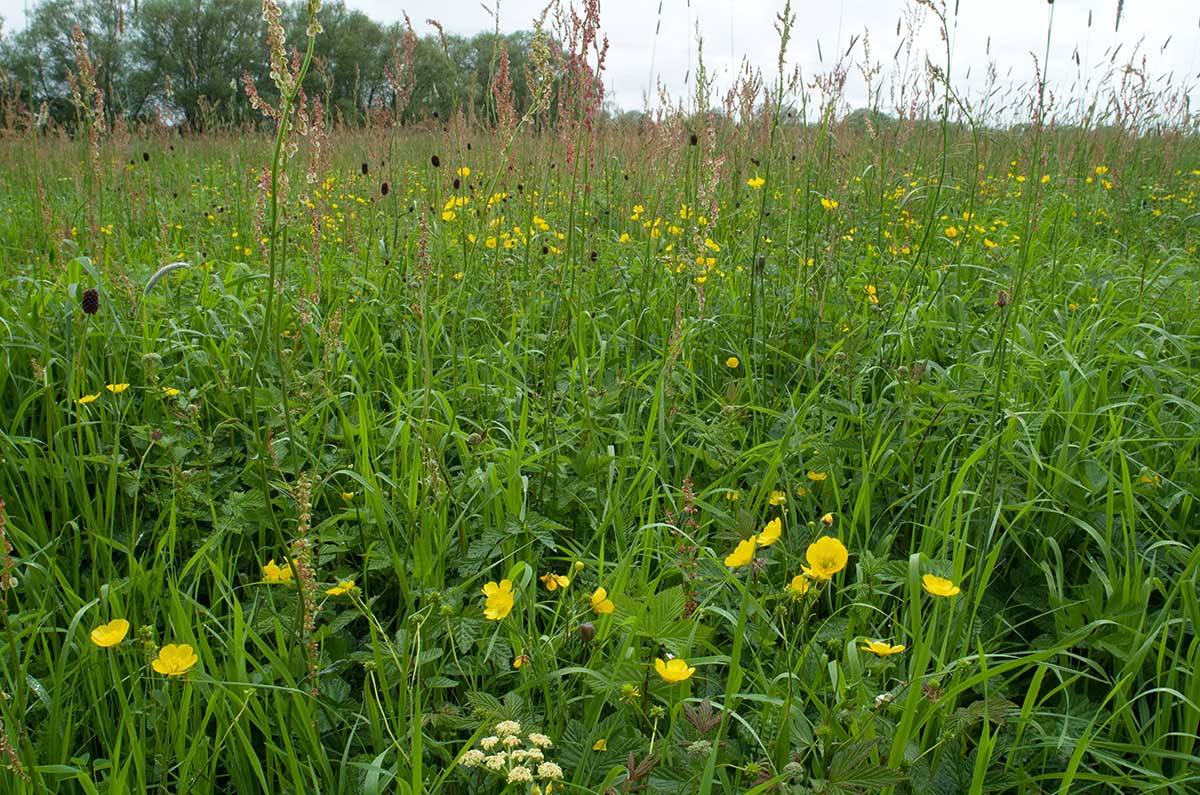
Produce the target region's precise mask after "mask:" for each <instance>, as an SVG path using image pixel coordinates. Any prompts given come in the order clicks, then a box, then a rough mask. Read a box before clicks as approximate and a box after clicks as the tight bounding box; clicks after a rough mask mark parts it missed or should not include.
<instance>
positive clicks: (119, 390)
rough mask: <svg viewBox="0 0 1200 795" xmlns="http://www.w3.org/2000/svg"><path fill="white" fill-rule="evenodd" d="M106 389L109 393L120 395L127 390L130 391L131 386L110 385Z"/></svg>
mask: <svg viewBox="0 0 1200 795" xmlns="http://www.w3.org/2000/svg"><path fill="white" fill-rule="evenodd" d="M104 388H105V389H107V390H108V391H109V392H112V393H113V394H114V395H119V394H121V393H122V392H124V391H125V390H126V389H129V384H108V385H106V386H105V387H104Z"/></svg>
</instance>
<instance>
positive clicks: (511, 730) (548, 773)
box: [458, 720, 563, 795]
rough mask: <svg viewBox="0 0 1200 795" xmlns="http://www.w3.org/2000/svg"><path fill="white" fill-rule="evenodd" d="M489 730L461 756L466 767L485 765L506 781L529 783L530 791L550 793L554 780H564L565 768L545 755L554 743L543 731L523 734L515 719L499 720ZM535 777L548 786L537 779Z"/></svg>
mask: <svg viewBox="0 0 1200 795" xmlns="http://www.w3.org/2000/svg"><path fill="white" fill-rule="evenodd" d="M493 731H494V732H495V734H490V735H488V736H487V737H484V738H482V739H481V740H480V741H479V748H472V749H470V750H468V751H466V752H464V753H463V755H462V756H461V757H459V759H458V763H459V765H461V766H462V767H465V768H482V769H484V770H487V771H488V772H490V773H495V774H497V775H499V776H502V777H503V778H504V780H505V783H507V784H529V785H530V790H529V791H530V793H531V795H548V794H549V793H551V792H552V791H553V782H555V781H561V780H562V777H563V770H562V768H561V767H559V766H558V765H557V764H555V763H554V762H551V761H548V760H547V759H546V754H545V751H543V750H542V749H544V748H550V747H552V746H553V745H554V743H553V742H552V741H551V740H550V738H549V737H547V736H546V735H544V734H540V733H538V732H530V733H529V734H526V735H525V736H524V738H522V736H521V724H520V723H517V722H516V721H515V720H506V721H501V722H500V723H497V724H496V726H495V727H494V729H493ZM535 779H536V780H537V781H540V782H544V784H545V786H544V787H543V786H541V785H539V784H538V783H535Z"/></svg>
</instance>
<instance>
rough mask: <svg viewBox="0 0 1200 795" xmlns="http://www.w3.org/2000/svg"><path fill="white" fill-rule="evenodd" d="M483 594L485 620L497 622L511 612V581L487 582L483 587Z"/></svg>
mask: <svg viewBox="0 0 1200 795" xmlns="http://www.w3.org/2000/svg"><path fill="white" fill-rule="evenodd" d="M483 594H484V596H486V597H487V602H486V603H485V604H484V608H483V615H484V617H485V618H488V619H490V620H492V621H499V620H500V619H502V618H504V617H505V616H506V615H508V614H509V613H510V612H511V611H512V608H513V584H512V581H511V580H501V581H500V582H489V583H488V584H487V585H485V586H483Z"/></svg>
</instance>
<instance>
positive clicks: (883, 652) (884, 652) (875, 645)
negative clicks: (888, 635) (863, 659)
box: [859, 640, 904, 657]
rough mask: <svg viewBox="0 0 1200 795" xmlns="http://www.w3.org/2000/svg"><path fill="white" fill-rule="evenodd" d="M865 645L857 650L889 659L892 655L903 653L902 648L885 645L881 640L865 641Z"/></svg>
mask: <svg viewBox="0 0 1200 795" xmlns="http://www.w3.org/2000/svg"><path fill="white" fill-rule="evenodd" d="M865 644H866V645H864V646H860V647H859V648H860V649H862V650H863V651H869V652H871V653H872V654H875V655H878V656H880V657H890V656H891V655H893V654H899V653H900V652H902V651H904V646H893V645H892V644H890V643H886V642H884V641H882V640H868V641H865Z"/></svg>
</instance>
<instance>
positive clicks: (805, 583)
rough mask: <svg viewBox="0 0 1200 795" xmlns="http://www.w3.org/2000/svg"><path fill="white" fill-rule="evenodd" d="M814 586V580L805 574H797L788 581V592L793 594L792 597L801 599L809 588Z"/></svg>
mask: <svg viewBox="0 0 1200 795" xmlns="http://www.w3.org/2000/svg"><path fill="white" fill-rule="evenodd" d="M811 587H812V580H810V579H808V578H807V577H805V576H804V575H803V574H797V575H796V576H795V577H793V578H792V581H791V582H790V583H788V586H787V588H786V590H787V592H788V593H790V594H791V595H792V598H794V599H799V598H800V597H801V596H804V594H806V593H808V589H809V588H811Z"/></svg>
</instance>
